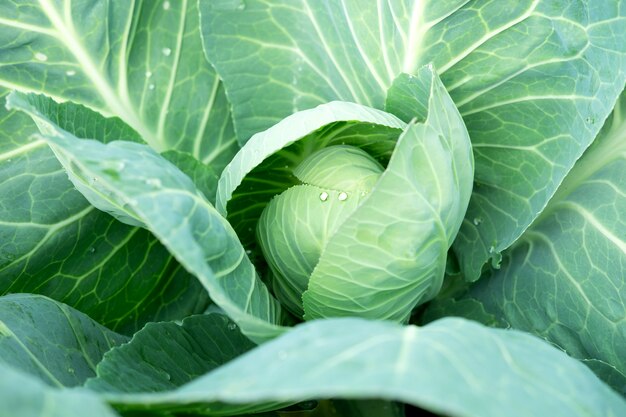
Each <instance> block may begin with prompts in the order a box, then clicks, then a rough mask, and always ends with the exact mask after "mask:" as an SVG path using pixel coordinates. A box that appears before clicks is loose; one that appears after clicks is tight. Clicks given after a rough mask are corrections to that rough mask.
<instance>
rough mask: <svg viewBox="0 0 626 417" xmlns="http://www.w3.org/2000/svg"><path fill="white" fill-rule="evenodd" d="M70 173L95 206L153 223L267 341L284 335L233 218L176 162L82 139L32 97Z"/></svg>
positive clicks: (139, 148)
mask: <svg viewBox="0 0 626 417" xmlns="http://www.w3.org/2000/svg"><path fill="white" fill-rule="evenodd" d="M12 103H13V105H15V106H16V107H18V108H20V109H22V110H24V111H26V112H28V114H29V115H30V116H31V117H33V119H34V120H36V121H37V123H38V125H39V126H40V128H41V129H42V131H43V132H45V133H46V135H40V136H39V138H41V139H44V140H46V141H47V142H48V144H49V145H50V147H51V148H52V150H53V151H54V153H55V155H56V156H57V158H58V159H59V161H60V162H61V163H62V164H63V166H64V168H65V169H66V171H67V172H68V174H69V175H70V179H71V180H72V182H73V183H74V185H75V186H76V188H78V189H79V190H81V191H82V192H83V195H84V196H85V197H86V198H87V199H89V202H90V203H92V204H93V205H95V206H97V207H100V208H101V209H104V210H106V211H107V212H109V213H111V214H113V215H114V216H115V217H116V218H118V219H121V220H125V221H128V222H132V223H133V224H141V225H143V226H144V227H146V228H148V229H149V230H150V231H151V232H152V233H153V234H154V235H155V236H156V237H157V238H158V239H159V240H160V241H161V243H162V244H163V245H164V246H165V247H166V248H167V249H168V250H169V251H170V252H171V253H172V254H173V256H174V257H176V259H177V260H178V261H179V262H180V263H181V265H183V266H184V267H185V269H187V270H188V271H189V272H190V273H192V274H193V275H195V276H196V277H197V278H198V279H199V281H200V282H201V284H202V285H203V286H204V287H205V288H206V290H207V292H208V293H209V296H210V297H211V300H212V301H214V302H215V303H216V304H217V305H218V306H219V307H221V308H222V309H224V311H225V312H226V313H227V314H228V315H229V316H230V317H231V318H232V319H233V320H235V322H237V324H238V325H240V326H241V328H242V331H243V332H244V333H245V334H246V335H247V336H249V337H250V338H252V339H254V340H255V341H262V340H265V339H268V338H271V337H274V336H275V335H277V334H279V333H280V332H281V331H282V329H281V327H280V326H279V324H280V323H281V320H282V314H281V307H280V304H278V302H277V301H276V300H275V299H274V298H273V297H272V296H271V295H270V294H269V292H268V291H267V288H266V287H265V286H264V285H263V283H262V282H261V281H260V280H259V279H258V276H257V274H256V271H255V269H254V266H253V265H252V263H251V262H250V260H249V258H248V257H247V255H246V253H245V251H244V249H243V247H242V246H241V243H240V242H239V239H238V237H237V235H236V233H235V232H234V230H233V229H232V228H231V226H230V224H229V223H228V222H227V221H226V220H225V219H224V218H223V217H222V216H220V214H219V213H218V212H217V211H216V210H215V208H214V207H213V206H212V205H211V203H209V201H207V199H206V197H205V196H204V195H203V193H202V192H201V191H199V190H198V189H197V187H196V186H195V184H194V183H193V182H192V181H191V180H190V179H189V177H187V176H186V175H185V174H183V173H182V172H181V171H180V170H179V169H178V168H177V167H176V166H175V165H173V164H172V163H170V162H169V161H167V160H166V159H165V158H163V157H162V156H160V155H159V154H158V153H156V152H155V151H154V150H153V149H152V148H150V147H149V146H147V145H143V144H139V143H134V142H126V141H113V142H109V143H108V144H103V143H101V142H98V141H94V140H80V139H77V138H76V137H75V136H73V135H71V134H70V133H68V132H66V131H64V130H62V129H60V128H59V127H58V126H56V125H55V124H54V123H52V122H51V121H50V120H49V119H47V118H46V117H45V115H43V114H41V113H40V112H38V111H37V110H36V109H34V108H32V107H29V106H28V105H27V104H26V103H24V102H22V101H19V100H15V101H12Z"/></svg>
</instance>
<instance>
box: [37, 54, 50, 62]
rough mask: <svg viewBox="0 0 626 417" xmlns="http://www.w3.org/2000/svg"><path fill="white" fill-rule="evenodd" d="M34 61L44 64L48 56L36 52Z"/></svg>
mask: <svg viewBox="0 0 626 417" xmlns="http://www.w3.org/2000/svg"><path fill="white" fill-rule="evenodd" d="M35 59H36V60H37V61H41V62H46V61H47V60H48V55H46V54H42V53H41V52H37V53H36V54H35Z"/></svg>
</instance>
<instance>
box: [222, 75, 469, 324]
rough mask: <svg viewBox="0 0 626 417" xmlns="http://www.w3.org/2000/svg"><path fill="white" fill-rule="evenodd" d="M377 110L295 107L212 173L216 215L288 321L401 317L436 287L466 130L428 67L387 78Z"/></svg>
mask: <svg viewBox="0 0 626 417" xmlns="http://www.w3.org/2000/svg"><path fill="white" fill-rule="evenodd" d="M395 108H402V109H406V108H410V109H413V111H411V112H409V113H406V110H404V111H403V112H402V113H399V112H396V114H393V113H392V112H393V111H394V109H395ZM386 110H388V111H381V110H376V109H373V108H371V107H367V106H363V105H360V104H355V103H349V102H331V103H328V104H323V105H321V106H318V107H316V108H313V109H309V110H304V111H299V112H295V113H294V114H292V115H291V116H289V117H287V118H285V119H283V120H282V121H280V122H279V123H277V124H276V125H274V126H273V127H271V128H270V129H268V130H266V131H264V132H261V133H258V134H256V135H254V136H253V137H252V138H250V140H249V141H248V142H247V143H246V144H245V145H244V146H243V147H242V149H241V150H240V152H239V153H238V154H237V155H236V157H235V158H234V159H233V160H232V162H231V163H230V164H229V165H228V166H227V167H226V169H225V170H224V172H223V174H222V177H221V178H220V183H219V187H218V194H217V208H218V210H219V211H220V212H221V213H222V214H223V215H225V216H227V218H228V220H229V221H230V223H231V224H232V225H233V227H234V228H235V230H236V231H237V233H238V235H239V236H240V238H241V240H242V243H243V244H244V246H245V247H246V248H247V249H248V253H249V254H250V255H251V256H252V258H253V259H255V260H256V261H257V262H256V263H257V265H259V264H265V265H267V268H265V269H266V270H265V273H264V274H263V275H264V276H265V279H266V281H267V282H268V283H269V284H270V287H271V288H272V290H273V292H274V294H275V295H276V296H277V298H278V299H279V300H280V302H281V303H282V304H283V305H284V306H285V307H286V308H287V309H289V310H290V311H291V312H292V313H293V314H294V315H295V316H297V317H302V318H304V319H307V320H308V319H314V318H321V317H330V316H355V315H356V316H361V317H366V318H372V319H387V320H394V321H399V322H404V321H407V320H408V318H409V316H410V314H411V310H412V309H413V308H414V307H415V306H417V305H419V304H421V303H424V302H426V301H428V300H430V299H432V298H433V297H434V296H435V295H437V293H438V292H439V290H440V289H441V286H442V282H443V277H444V271H445V267H446V258H447V252H448V249H449V248H450V246H451V244H452V242H453V241H454V238H455V236H456V234H457V232H458V230H459V227H460V225H461V222H462V221H463V217H464V214H465V211H466V209H467V205H468V202H469V197H470V194H471V189H472V182H473V158H472V152H471V145H470V141H469V136H468V134H467V131H466V129H465V125H464V124H463V120H462V119H461V116H460V115H459V113H458V111H457V109H456V107H455V105H454V103H453V102H452V100H451V99H450V97H449V96H448V94H447V92H446V90H445V88H444V87H443V85H442V84H441V82H440V81H439V79H438V78H437V76H436V75H435V74H434V72H433V71H432V70H431V69H430V68H427V67H425V68H423V69H422V70H420V71H419V73H418V75H417V76H416V77H413V76H404V75H403V76H400V77H399V78H398V79H397V80H396V82H394V85H393V86H392V87H391V89H390V91H389V95H388V99H387V103H386ZM233 285H235V283H233Z"/></svg>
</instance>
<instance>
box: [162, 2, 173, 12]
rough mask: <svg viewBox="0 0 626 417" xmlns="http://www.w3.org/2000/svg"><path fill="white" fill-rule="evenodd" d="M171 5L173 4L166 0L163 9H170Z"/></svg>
mask: <svg viewBox="0 0 626 417" xmlns="http://www.w3.org/2000/svg"><path fill="white" fill-rule="evenodd" d="M171 6H172V5H171V3H170V2H169V1H167V0H166V1H164V2H163V10H169V9H170V7H171Z"/></svg>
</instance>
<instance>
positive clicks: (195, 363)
mask: <svg viewBox="0 0 626 417" xmlns="http://www.w3.org/2000/svg"><path fill="white" fill-rule="evenodd" d="M254 346H255V345H254V343H252V342H251V341H250V340H248V339H247V338H246V337H245V336H244V335H243V334H241V332H240V331H239V329H238V328H237V325H236V324H235V323H234V322H232V321H231V320H229V319H228V317H226V316H224V315H223V314H216V313H211V314H208V315H201V316H192V317H187V318H186V319H185V320H183V322H182V324H180V325H178V324H176V323H168V322H162V323H149V324H147V325H146V327H144V328H143V329H141V330H140V331H139V332H137V333H136V334H135V335H134V336H133V339H132V340H131V341H130V342H129V343H128V344H126V345H124V346H121V347H119V348H117V349H113V350H112V351H110V352H109V353H107V354H106V355H105V357H104V360H103V361H102V362H101V363H100V364H98V376H97V378H94V379H91V380H90V381H88V382H87V384H86V386H87V387H88V388H90V389H93V390H96V391H119V392H151V391H166V390H170V389H174V388H177V387H179V386H181V385H183V384H185V383H187V382H190V381H192V380H193V379H195V378H197V377H199V376H201V375H203V374H206V373H208V372H209V371H212V370H213V369H215V368H217V367H219V366H220V365H223V364H224V363H226V362H228V361H230V360H232V359H234V358H236V357H237V356H239V355H241V354H243V353H245V352H246V351H248V350H250V349H252V348H253V347H254ZM183 358H184V360H183Z"/></svg>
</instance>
